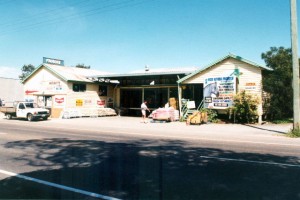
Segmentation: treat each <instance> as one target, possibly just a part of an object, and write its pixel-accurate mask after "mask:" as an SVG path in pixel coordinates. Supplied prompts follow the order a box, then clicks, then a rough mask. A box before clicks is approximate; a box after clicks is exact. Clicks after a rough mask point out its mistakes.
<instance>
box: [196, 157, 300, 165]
mask: <svg viewBox="0 0 300 200" xmlns="http://www.w3.org/2000/svg"><path fill="white" fill-rule="evenodd" d="M200 158H207V159H217V160H224V161H234V162H246V163H255V164H265V165H280V166H287V167H300V163H299V165H295V164H286V163H277V162H264V161H255V160H245V159H234V158H222V157H214V156H200Z"/></svg>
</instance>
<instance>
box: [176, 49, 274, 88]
mask: <svg viewBox="0 0 300 200" xmlns="http://www.w3.org/2000/svg"><path fill="white" fill-rule="evenodd" d="M228 58H233V59H236V60H239V61H241V62H244V63H248V64H249V65H252V66H254V67H258V68H261V69H265V70H272V69H271V68H269V67H267V66H262V65H259V64H257V63H255V62H252V61H250V60H247V59H244V58H242V57H240V56H237V55H234V54H232V53H229V54H228V55H227V56H224V57H222V58H220V59H218V60H216V61H215V62H213V63H211V64H209V65H207V66H205V67H203V68H200V69H198V70H196V71H194V72H193V73H191V74H189V75H187V76H185V77H183V78H181V79H179V80H178V81H177V82H178V83H182V82H183V81H185V80H187V79H189V78H191V77H193V76H194V75H196V74H199V73H201V72H202V71H204V70H206V69H209V68H211V67H213V66H215V65H216V64H218V63H220V62H222V61H224V60H226V59H228Z"/></svg>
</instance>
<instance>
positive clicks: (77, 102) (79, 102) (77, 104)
mask: <svg viewBox="0 0 300 200" xmlns="http://www.w3.org/2000/svg"><path fill="white" fill-rule="evenodd" d="M76 106H77V107H78V106H83V100H82V99H76Z"/></svg>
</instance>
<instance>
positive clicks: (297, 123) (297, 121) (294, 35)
mask: <svg viewBox="0 0 300 200" xmlns="http://www.w3.org/2000/svg"><path fill="white" fill-rule="evenodd" d="M291 39H292V57H293V106H294V124H293V128H294V130H295V129H299V128H300V117H299V115H300V113H299V112H300V111H299V106H300V102H299V97H300V95H299V60H298V30H297V4H296V0H291Z"/></svg>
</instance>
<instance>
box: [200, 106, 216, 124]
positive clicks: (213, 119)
mask: <svg viewBox="0 0 300 200" xmlns="http://www.w3.org/2000/svg"><path fill="white" fill-rule="evenodd" d="M200 111H201V112H207V117H208V119H207V121H209V122H213V123H216V122H218V119H217V117H218V113H217V111H215V110H212V109H208V108H201V109H200Z"/></svg>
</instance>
